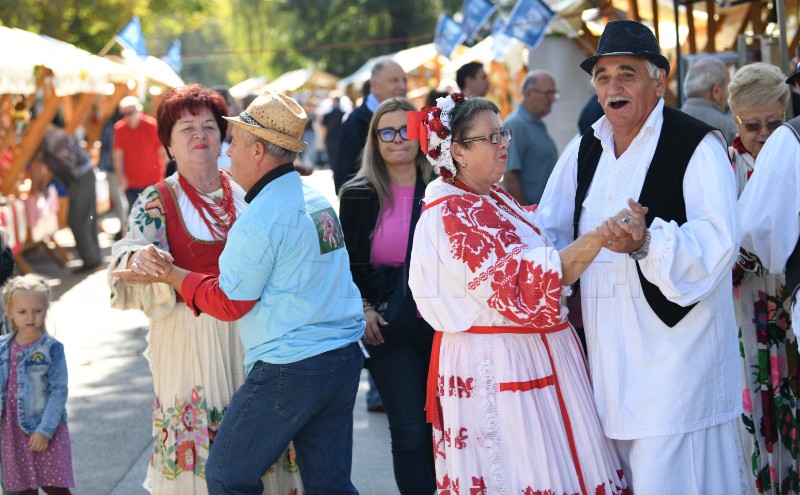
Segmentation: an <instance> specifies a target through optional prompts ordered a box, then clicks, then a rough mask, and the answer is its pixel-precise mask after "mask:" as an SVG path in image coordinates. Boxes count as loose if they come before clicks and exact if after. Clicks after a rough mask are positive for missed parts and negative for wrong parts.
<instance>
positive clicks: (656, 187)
mask: <svg viewBox="0 0 800 495" xmlns="http://www.w3.org/2000/svg"><path fill="white" fill-rule="evenodd" d="M713 130H714V128H713V127H711V126H709V125H707V124H704V123H703V122H700V121H699V120H697V119H695V118H693V117H690V116H688V115H686V114H685V113H683V112H681V111H678V110H674V109H672V108H664V123H663V124H662V126H661V135H660V136H659V138H658V144H657V145H656V151H655V153H654V154H653V161H651V162H650V168H649V169H648V170H647V175H646V176H645V179H644V184H643V185H642V191H641V193H640V195H639V199H638V201H639V203H641V204H642V205H644V206H646V207H647V208H648V212H647V215H646V216H645V221H646V224H647V226H648V227H649V226H650V224H652V223H653V219H655V218H660V219H662V220H666V221H673V220H674V221H675V222H676V223H677V224H678V225H683V224H684V223H686V205H685V203H684V198H683V176H684V174H685V173H686V167H687V166H688V165H689V160H690V159H691V158H692V155H693V154H694V151H695V149H696V148H697V145H698V144H700V141H702V140H703V138H704V137H705V135H706V134H708V133H709V132H711V131H713ZM602 152H603V146H602V144H601V143H600V140H599V139H597V138H596V137H594V129H592V128H589V129H588V130H587V131H586V132H585V133H584V134H583V137H582V138H581V144H580V148H579V149H578V189H577V191H576V193H575V216H574V233H575V238H576V239H577V238H578V221H579V220H580V214H581V207H582V205H583V200H584V199H585V198H586V193H587V192H588V190H589V185H590V184H591V183H592V178H593V177H594V173H595V171H596V170H597V164H598V163H599V162H600V155H601V154H602ZM636 271H637V272H638V274H639V282H640V283H641V285H642V293H643V294H644V297H645V300H647V303H648V304H649V305H650V308H651V309H652V310H653V312H654V313H655V314H656V315H657V316H658V317H659V318H660V319H661V321H663V322H664V323H665V324H666V325H668V326H670V327H674V326H675V325H676V324H677V323H678V322H679V321H681V320H682V319H683V317H684V316H686V315H687V314H688V313H689V311H691V310H692V308H693V307H694V304H692V305H690V306H681V305H678V304H675V303H674V302H672V301H670V300H668V299H667V298H666V297H664V294H663V293H662V292H661V289H659V288H658V286H656V285H655V284H652V283H650V281H648V280H647V279H646V278H645V277H644V275H642V270H641V269H640V268H639V263H638V262H637V263H636Z"/></svg>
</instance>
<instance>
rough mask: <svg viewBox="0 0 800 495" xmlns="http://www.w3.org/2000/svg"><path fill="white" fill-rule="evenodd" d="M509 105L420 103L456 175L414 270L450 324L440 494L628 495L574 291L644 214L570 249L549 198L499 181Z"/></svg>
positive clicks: (437, 411)
mask: <svg viewBox="0 0 800 495" xmlns="http://www.w3.org/2000/svg"><path fill="white" fill-rule="evenodd" d="M498 113H499V110H498V109H497V107H496V106H495V105H494V103H492V102H490V101H488V100H485V99H483V98H470V99H467V100H466V101H465V100H464V98H463V95H461V94H458V93H456V94H453V95H451V96H448V97H446V98H440V99H439V100H437V107H425V108H423V110H422V112H420V113H416V114H413V113H409V125H408V127H409V135H410V136H416V133H417V132H419V134H420V135H419V138H420V142H421V144H422V147H423V150H425V148H426V147H429V148H430V149H428V150H427V156H428V157H429V159H430V160H431V162H432V163H433V164H434V167H435V168H436V170H437V172H438V173H439V174H440V175H441V176H442V177H441V178H438V179H436V180H435V181H433V182H431V183H430V184H429V185H428V187H427V189H426V194H425V200H424V210H423V213H422V215H421V218H420V220H419V224H418V225H417V229H416V232H415V234H414V247H413V252H412V256H411V271H410V280H409V285H410V287H411V289H412V291H413V293H414V299H415V301H416V302H417V306H418V308H419V311H420V313H421V314H422V316H423V317H424V318H425V320H427V321H428V322H429V323H430V324H431V326H433V328H434V329H436V330H437V332H436V336H435V340H434V349H433V354H432V358H431V374H430V376H429V380H428V402H427V404H426V411H427V414H428V420H429V421H431V422H432V423H433V432H434V433H433V437H434V439H433V440H434V458H435V461H436V477H437V485H438V489H439V494H440V495H455V494H457V493H462V494H463V493H469V494H492V495H494V494H503V493H505V494H523V495H534V494H548V495H550V494H552V495H566V494H570V495H572V494H592V495H594V494H626V493H628V488H627V483H626V481H625V479H624V477H623V474H622V469H621V467H620V462H619V460H618V458H617V455H616V452H615V451H614V448H613V446H612V444H611V443H610V442H608V441H607V440H606V439H605V437H604V435H603V431H602V429H601V426H600V422H599V420H598V417H597V412H596V410H595V407H594V402H593V399H592V391H591V385H590V383H589V378H588V372H587V368H586V362H585V360H584V356H583V354H582V351H581V346H580V343H579V341H578V338H577V336H576V334H575V332H574V330H573V328H572V327H571V326H570V324H569V323H568V321H567V315H566V309H565V307H564V306H563V305H562V303H561V296H562V295H566V291H567V290H568V289H567V287H566V286H568V285H569V284H572V283H573V282H575V280H576V279H577V278H578V276H579V275H580V274H581V273H582V272H583V270H584V269H585V268H586V266H588V264H589V263H591V261H592V260H593V259H594V258H595V257H596V256H597V254H598V253H599V252H600V249H601V248H602V247H603V245H604V243H605V242H607V241H608V240H610V239H612V238H613V237H614V236H615V235H621V234H622V233H623V232H626V233H630V234H632V235H633V236H634V237H636V238H640V236H641V235H642V234H643V232H644V227H643V225H644V222H643V218H642V215H641V214H637V213H634V212H632V211H629V210H623V211H622V212H620V213H619V214H617V215H615V217H614V218H610V219H607V220H606V221H605V222H604V223H603V224H601V225H600V226H599V227H598V229H597V230H596V231H595V232H593V233H591V234H588V235H584V236H581V237H580V238H579V239H578V240H576V241H575V242H574V243H573V244H571V245H569V246H567V247H566V248H564V249H563V250H562V251H560V252H559V251H557V250H556V249H555V248H554V247H553V246H552V244H551V243H550V241H549V240H548V239H547V238H546V237H544V235H543V234H542V232H541V231H540V230H539V229H538V228H537V227H536V215H535V212H534V210H535V207H532V208H523V207H521V206H520V205H519V204H518V203H517V202H516V201H515V200H514V199H513V198H512V197H511V196H510V195H509V194H508V193H506V192H505V191H504V190H502V189H501V188H499V187H498V186H496V185H495V183H496V182H497V181H498V180H500V178H501V177H502V176H503V173H504V172H505V170H506V164H507V160H508V143H509V141H510V139H511V135H510V133H509V132H508V131H504V130H503V129H502V127H501V126H500V120H499V118H498ZM420 120H421V121H422V122H421V123H418V122H419V121H420ZM412 128H413V129H412ZM428 132H430V143H428V142H427V141H428V139H427V137H426V135H425V134H427V133H428ZM645 211H646V209H645ZM562 292H563V294H562Z"/></svg>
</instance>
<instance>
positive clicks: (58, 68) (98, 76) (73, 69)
mask: <svg viewBox="0 0 800 495" xmlns="http://www.w3.org/2000/svg"><path fill="white" fill-rule="evenodd" d="M0 46H4V47H6V50H4V51H3V53H2V54H0V94H4V93H10V94H31V93H33V92H34V91H36V67H37V66H44V67H47V68H48V69H50V70H51V71H53V75H54V78H53V85H54V88H55V92H56V94H57V95H58V96H65V95H71V94H76V93H102V92H103V91H104V90H105V88H106V86H107V85H108V83H109V82H125V81H127V80H129V79H131V78H133V77H134V74H133V72H132V71H131V70H130V69H129V68H127V67H125V66H123V65H120V64H118V63H115V62H112V61H110V60H107V59H104V58H102V57H98V56H96V55H92V54H91V53H89V52H87V51H84V50H81V49H79V48H77V47H75V46H73V45H70V44H69V43H64V42H63V41H58V40H56V39H53V38H49V37H47V36H40V35H38V34H34V33H31V32H28V31H23V30H21V29H13V28H7V27H2V26H0Z"/></svg>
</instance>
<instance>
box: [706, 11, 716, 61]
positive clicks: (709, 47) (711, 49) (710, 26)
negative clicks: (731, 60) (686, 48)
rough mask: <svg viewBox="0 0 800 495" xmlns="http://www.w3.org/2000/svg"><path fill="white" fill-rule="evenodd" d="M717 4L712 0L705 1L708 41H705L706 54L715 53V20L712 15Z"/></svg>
mask: <svg viewBox="0 0 800 495" xmlns="http://www.w3.org/2000/svg"><path fill="white" fill-rule="evenodd" d="M716 3H717V2H715V1H714V0H706V12H708V21H706V22H707V24H706V33H707V35H708V40H706V49H705V50H704V51H705V52H706V53H715V52H716V51H717V42H716V38H717V19H716V18H715V15H714V9H715V8H716V7H715V5H716Z"/></svg>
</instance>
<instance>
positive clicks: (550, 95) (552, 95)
mask: <svg viewBox="0 0 800 495" xmlns="http://www.w3.org/2000/svg"><path fill="white" fill-rule="evenodd" d="M531 91H533V92H534V93H539V94H542V95H544V96H545V97H547V98H552V99H554V100H557V99H558V97H559V96H560V95H559V94H558V91H556V90H554V89H550V90H547V91H542V90H541V89H536V88H531Z"/></svg>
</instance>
